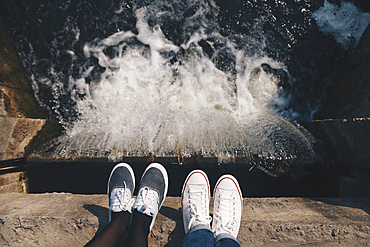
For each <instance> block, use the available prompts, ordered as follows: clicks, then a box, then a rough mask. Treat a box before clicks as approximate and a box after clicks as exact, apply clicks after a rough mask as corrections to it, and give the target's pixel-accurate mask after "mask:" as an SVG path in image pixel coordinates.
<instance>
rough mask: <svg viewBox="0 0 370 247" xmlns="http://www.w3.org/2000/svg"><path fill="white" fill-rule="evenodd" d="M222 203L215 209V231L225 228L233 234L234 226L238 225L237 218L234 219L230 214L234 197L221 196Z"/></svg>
mask: <svg viewBox="0 0 370 247" xmlns="http://www.w3.org/2000/svg"><path fill="white" fill-rule="evenodd" d="M219 200H220V205H219V208H217V209H216V210H214V211H215V212H214V214H213V217H214V220H215V221H216V222H215V223H216V229H215V232H218V231H220V230H224V231H226V232H228V233H229V234H231V235H232V232H233V231H234V227H235V226H236V223H237V221H236V219H233V217H232V216H230V215H229V210H230V208H232V200H233V199H232V198H230V197H222V196H220V197H219Z"/></svg>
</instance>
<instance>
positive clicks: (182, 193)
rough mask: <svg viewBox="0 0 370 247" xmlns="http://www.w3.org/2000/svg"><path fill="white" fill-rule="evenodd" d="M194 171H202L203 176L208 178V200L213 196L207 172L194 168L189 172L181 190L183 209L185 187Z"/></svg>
mask: <svg viewBox="0 0 370 247" xmlns="http://www.w3.org/2000/svg"><path fill="white" fill-rule="evenodd" d="M194 173H200V174H202V175H203V177H204V178H205V179H206V181H207V187H208V201H209V200H210V197H211V192H210V184H209V180H208V177H207V174H206V173H205V172H204V171H202V170H194V171H192V172H190V173H189V175H188V176H187V177H186V179H185V182H184V185H183V186H182V190H181V211H182V208H183V206H182V200H183V195H184V190H185V187H186V185H187V183H188V181H189V178H190V177H191V176H192V175H193V174H194Z"/></svg>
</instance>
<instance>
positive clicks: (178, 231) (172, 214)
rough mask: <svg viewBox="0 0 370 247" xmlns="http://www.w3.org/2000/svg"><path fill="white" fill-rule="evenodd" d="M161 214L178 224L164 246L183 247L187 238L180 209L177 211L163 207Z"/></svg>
mask: <svg viewBox="0 0 370 247" xmlns="http://www.w3.org/2000/svg"><path fill="white" fill-rule="evenodd" d="M160 213H161V214H162V215H164V216H166V217H167V218H169V219H171V220H173V221H175V222H176V226H175V229H174V230H173V231H172V232H171V233H170V234H169V236H168V239H167V240H168V242H167V244H166V245H164V246H165V247H170V246H181V245H182V241H183V239H184V236H185V232H184V226H183V223H182V214H181V210H180V208H179V209H177V210H176V209H174V208H171V207H166V206H163V207H162V208H161V210H160Z"/></svg>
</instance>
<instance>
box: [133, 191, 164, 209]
mask: <svg viewBox="0 0 370 247" xmlns="http://www.w3.org/2000/svg"><path fill="white" fill-rule="evenodd" d="M140 191H141V192H140V193H139V195H138V198H137V200H136V203H135V208H138V209H139V211H140V212H142V213H144V214H146V215H150V216H153V215H154V214H155V213H156V212H157V211H158V207H159V205H158V204H159V202H158V193H157V192H156V191H154V190H151V189H149V188H148V187H143V188H142V189H140ZM155 205H157V207H156V208H154V207H155ZM153 210H154V211H153Z"/></svg>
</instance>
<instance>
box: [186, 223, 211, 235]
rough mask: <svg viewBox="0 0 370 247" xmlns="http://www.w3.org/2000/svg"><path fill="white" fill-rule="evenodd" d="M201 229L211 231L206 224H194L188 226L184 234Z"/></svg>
mask: <svg viewBox="0 0 370 247" xmlns="http://www.w3.org/2000/svg"><path fill="white" fill-rule="evenodd" d="M203 229H206V230H209V231H211V227H210V226H208V225H206V224H199V225H196V226H194V227H192V228H190V230H189V231H188V232H187V233H186V234H190V233H192V232H195V231H198V230H203Z"/></svg>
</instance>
